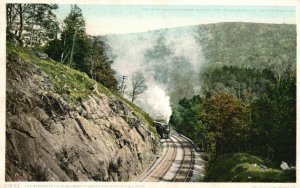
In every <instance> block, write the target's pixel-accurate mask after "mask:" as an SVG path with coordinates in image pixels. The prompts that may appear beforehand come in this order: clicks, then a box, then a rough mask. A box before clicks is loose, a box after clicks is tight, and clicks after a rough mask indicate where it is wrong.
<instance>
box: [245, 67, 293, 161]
mask: <svg viewBox="0 0 300 188" xmlns="http://www.w3.org/2000/svg"><path fill="white" fill-rule="evenodd" d="M251 112H252V124H251V126H252V129H253V136H252V140H251V142H253V143H254V146H253V148H252V151H251V152H252V153H254V154H256V155H260V156H263V157H266V158H270V159H272V160H274V161H275V162H276V163H277V164H279V163H280V162H281V161H285V162H288V163H289V164H290V163H294V164H295V162H296V69H295V66H292V67H290V68H289V69H288V70H287V71H286V73H285V74H283V76H282V77H281V79H280V80H278V82H277V83H276V84H275V85H274V86H272V87H271V88H270V89H269V91H268V93H267V95H265V96H263V97H261V98H260V99H258V100H256V101H254V102H253V103H252V105H251Z"/></svg>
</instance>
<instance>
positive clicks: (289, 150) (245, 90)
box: [170, 23, 296, 181]
mask: <svg viewBox="0 0 300 188" xmlns="http://www.w3.org/2000/svg"><path fill="white" fill-rule="evenodd" d="M199 30H201V31H202V32H201V33H202V34H199V37H198V39H199V42H201V44H202V45H203V46H205V47H204V48H203V51H204V54H205V58H206V60H207V62H206V64H205V65H204V66H203V68H202V69H201V71H200V73H199V78H200V81H201V93H200V94H199V95H195V96H194V97H192V98H191V99H188V98H183V99H181V100H180V101H179V103H178V104H177V105H173V108H172V111H173V113H172V116H171V119H170V124H172V125H173V126H174V128H175V129H176V130H177V131H179V132H181V133H182V134H184V135H187V136H189V137H190V138H191V139H192V140H194V141H195V142H196V143H197V144H198V146H199V147H200V148H201V149H202V150H203V151H205V152H206V153H207V155H208V160H209V162H208V165H207V174H206V180H207V181H295V176H296V175H295V171H293V170H291V171H288V172H285V173H282V171H280V164H281V163H282V161H284V162H286V163H287V164H289V165H290V166H294V167H295V165H296V147H295V146H296V55H295V54H296V29H295V26H294V25H284V24H283V25H268V24H265V25H264V24H249V25H248V24H246V23H232V24H219V25H210V26H200V27H199ZM263 161H264V162H263ZM253 164H260V165H266V166H268V170H265V169H264V168H265V166H263V167H264V168H262V167H253ZM226 165H227V166H226ZM251 165H252V166H251ZM247 176H248V177H251V179H247Z"/></svg>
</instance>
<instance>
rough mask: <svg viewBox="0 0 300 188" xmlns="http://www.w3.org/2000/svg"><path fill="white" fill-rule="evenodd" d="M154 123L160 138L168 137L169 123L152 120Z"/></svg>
mask: <svg viewBox="0 0 300 188" xmlns="http://www.w3.org/2000/svg"><path fill="white" fill-rule="evenodd" d="M154 124H155V127H156V131H157V133H158V134H159V135H160V138H161V139H168V138H170V125H168V124H165V123H162V122H158V121H154Z"/></svg>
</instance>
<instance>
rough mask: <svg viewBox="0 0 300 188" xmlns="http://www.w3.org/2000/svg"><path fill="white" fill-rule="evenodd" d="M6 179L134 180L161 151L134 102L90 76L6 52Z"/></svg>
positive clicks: (48, 61)
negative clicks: (131, 102) (91, 78)
mask: <svg viewBox="0 0 300 188" xmlns="http://www.w3.org/2000/svg"><path fill="white" fill-rule="evenodd" d="M7 53H8V54H7V86H6V87H7V89H6V95H7V96H6V97H7V99H6V169H5V172H6V174H5V175H6V176H5V177H6V180H7V181H128V180H130V179H131V178H134V177H135V176H136V175H138V174H139V173H141V172H142V171H143V170H145V169H146V168H148V166H149V165H150V164H151V163H152V162H153V161H154V160H155V155H156V154H157V152H159V149H158V139H157V137H156V136H155V133H153V131H152V132H151V131H150V130H149V129H152V130H153V127H152V125H151V123H149V121H147V120H146V119H147V118H146V117H144V116H143V115H142V114H141V113H140V112H139V111H138V110H135V109H137V107H135V106H134V105H133V104H129V102H128V101H125V100H124V99H121V97H119V96H117V95H114V94H112V93H111V92H109V91H108V90H107V89H106V88H104V87H103V86H101V85H99V84H97V83H96V82H95V81H93V80H90V79H89V78H88V77H87V76H86V75H83V74H81V73H79V72H77V71H74V70H71V69H69V68H67V67H65V66H62V65H60V64H58V63H56V62H52V61H51V60H41V59H39V58H37V57H34V56H33V55H31V54H28V53H25V52H19V51H18V50H16V49H14V50H8V52H7Z"/></svg>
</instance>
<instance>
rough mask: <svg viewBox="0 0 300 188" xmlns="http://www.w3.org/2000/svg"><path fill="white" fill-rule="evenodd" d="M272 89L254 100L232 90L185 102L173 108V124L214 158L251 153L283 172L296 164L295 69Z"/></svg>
mask: <svg viewBox="0 0 300 188" xmlns="http://www.w3.org/2000/svg"><path fill="white" fill-rule="evenodd" d="M225 70H226V69H223V71H225ZM225 72H226V71H225ZM266 84H267V85H266V89H265V92H264V93H263V94H261V95H260V96H258V97H256V98H255V99H253V100H245V98H239V97H238V95H237V94H236V93H230V92H229V90H218V91H216V92H215V93H212V94H210V95H207V96H204V97H200V96H194V97H193V98H191V99H182V100H181V101H180V102H179V105H177V106H176V107H173V113H172V116H171V119H170V123H171V124H172V125H173V126H174V127H175V129H176V130H177V131H179V132H181V133H182V134H185V135H187V136H189V137H191V138H192V139H193V140H194V141H195V142H196V143H197V144H198V145H199V147H201V148H202V149H203V150H205V151H207V152H208V153H209V154H211V156H212V157H213V158H215V157H218V156H220V155H224V154H231V153H240V152H246V153H249V154H253V155H257V156H260V157H263V158H267V159H270V160H271V161H273V162H274V164H276V166H277V167H278V166H279V164H280V163H281V161H285V162H287V163H288V164H295V162H296V69H295V66H291V67H290V68H288V69H287V71H286V72H285V74H283V75H282V78H281V79H280V80H274V81H273V82H268V83H267V82H266Z"/></svg>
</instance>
